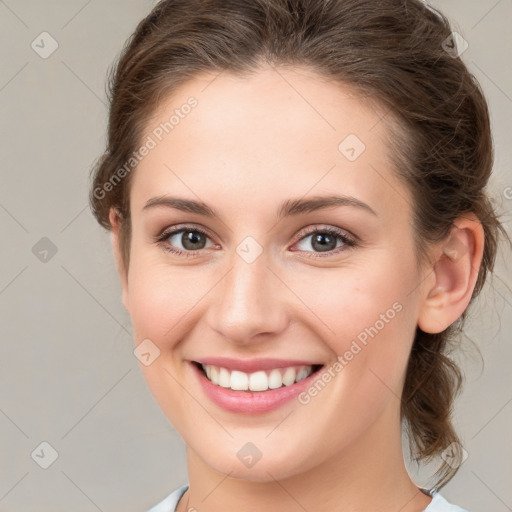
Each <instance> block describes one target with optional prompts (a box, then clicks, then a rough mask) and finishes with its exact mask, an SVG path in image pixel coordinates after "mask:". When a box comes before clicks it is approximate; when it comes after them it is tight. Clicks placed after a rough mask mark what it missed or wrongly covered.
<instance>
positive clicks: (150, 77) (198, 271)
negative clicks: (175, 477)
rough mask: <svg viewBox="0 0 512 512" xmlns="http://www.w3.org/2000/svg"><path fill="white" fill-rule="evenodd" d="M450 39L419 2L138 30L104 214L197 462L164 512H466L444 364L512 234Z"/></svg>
mask: <svg viewBox="0 0 512 512" xmlns="http://www.w3.org/2000/svg"><path fill="white" fill-rule="evenodd" d="M456 43H457V38H456V37H455V36H454V35H453V34H452V33H451V29H450V26H449V23H448V21H447V20H446V18H445V17H444V16H443V15H442V14H441V13H439V12H437V11H435V10H434V9H431V8H429V7H427V6H426V5H425V4H424V3H422V2H420V1H418V0H406V1H399V0H383V1H381V2H373V1H370V0H330V1H329V0H295V1H287V0H256V1H254V0H253V1H250V2H249V1H247V0H230V1H225V0H186V1H185V0H182V1H179V0H171V1H169V0H163V1H161V2H159V3H158V4H157V5H156V7H155V8H154V9H153V11H152V12H151V14H150V15H149V16H148V17H147V18H145V19H144V20H143V21H142V22H141V23H140V24H139V26H138V27H137V29H136V31H135V33H134V34H133V36H132V37H131V38H130V40H129V41H128V43H127V45H126V47H125V49H124V51H123V53H122V55H121V57H120V59H119V62H118V64H117V67H116V69H115V71H114V72H113V74H112V76H111V83H110V86H111V88H110V91H111V98H110V99H111V104H110V118H109V131H108V144H107V148H106V151H105V154H104V155H103V156H102V158H101V159H100V160H99V161H98V163H97V165H96V166H95V169H94V176H93V184H92V187H91V206H92V209H93V212H94V214H95V216H96V218H97V219H98V221H99V223H100V224H101V225H102V226H104V227H105V228H107V229H110V230H112V234H113V238H112V240H113V248H114V252H115V256H116V261H117V266H118V270H119V275H120V279H121V283H122V288H123V303H124V305H125V307H126V309H127V310H128V312H129V314H130V316H131V319H132V323H133V327H134V336H135V344H136V348H135V354H136V355H137V356H138V357H139V359H140V361H141V363H142V365H141V367H142V370H143V372H144V376H145V378H146V380H147V383H148V386H149V388H150V390H151V392H152V393H153V395H154V397H155V399H156V400H157V402H158V403H159V405H160V407H161V408H162V410H163V411H164V413H165V414H166V416H167V417H168V419H169V420H170V422H171V423H172V424H173V425H174V427H175V428H176V430H177V431H178V432H179V433H180V434H181V435H182V437H183V439H184V441H185V443H186V446H187V460H188V480H189V483H188V484H187V485H185V486H183V487H181V488H180V489H177V490H175V491H174V492H173V493H171V494H170V495H169V496H168V497H167V498H166V499H164V500H163V501H162V502H160V503H159V504H158V505H155V506H154V507H153V508H152V509H151V510H152V511H153V512H156V511H174V510H176V511H178V512H183V511H193V510H197V511H199V512H209V511H231V510H233V511H234V510H244V511H260V510H265V511H274V510H279V511H283V510H286V511H295V510H309V511H315V512H322V511H327V510H329V511H333V510H344V511H345V510H379V511H381V512H388V511H389V512H391V511H393V512H396V511H398V510H400V511H401V512H419V511H423V510H425V511H428V512H440V511H461V510H463V509H462V508H460V507H457V506H455V505H450V504H449V503H448V502H447V501H446V500H445V499H444V498H443V497H442V495H441V494H440V493H439V492H438V489H439V488H440V487H441V486H442V485H444V484H445V483H446V482H447V481H448V480H449V479H450V478H451V477H452V476H453V475H454V473H455V472H456V470H457V468H458V465H459V464H460V463H461V462H462V460H463V458H464V449H463V447H462V446H461V445H460V443H459V439H458V437H457V434H456V432H455V431H454V429H453V426H452V423H451V419H450V411H451V407H452V403H453V399H454V396H455V394H456V392H457V390H458V388H459V386H460V379H461V375H460V371H459V369H458V368H457V366H456V365H455V364H454V363H453V362H452V360H451V359H449V357H448V356H447V350H448V349H449V347H450V343H451V341H453V339H454V337H455V335H456V334H457V333H458V332H459V331H460V329H461V328H462V323H463V321H464V318H465V315H466V312H467V308H468V306H469V304H470V303H471V301H472V299H474V297H476V296H477V295H478V293H479V292H480V290H481V288H482V286H483V284H484V282H485V279H486V276H487V273H488V272H489V271H491V270H492V267H493V263H494V259H495V254H496V247H497V243H498V232H499V231H501V232H503V233H504V230H503V228H502V227H501V225H500V223H499V221H498V219H497V217H496V215H495V212H494V211H493V208H492V206H491V203H490V202H489V200H488V198H487V196H486V193H485V185H486V183H487V181H488V179H489V176H490V173H491V168H492V139H491V133H490V126H489V114H488V110H487V105H486V101H485V99H484V97H483V95H482V92H481V89H480V87H479V85H478V84H477V82H476V80H475V79H474V78H473V77H472V75H471V74H470V73H469V72H468V70H467V68H466V67H465V65H464V64H463V62H462V61H461V59H460V56H459V55H458V51H457V44H456ZM402 426H404V427H405V428H406V432H407V434H408V438H409V441H410V445H411V450H412V456H413V457H414V458H415V459H417V460H420V461H430V460H432V459H433V458H438V459H437V460H439V462H440V465H439V469H438V472H437V474H436V477H437V480H436V482H435V484H434V485H433V487H432V488H431V489H428V490H427V489H420V488H419V487H418V486H417V485H416V484H415V483H414V482H413V480H412V479H411V477H410V476H409V474H408V473H407V470H406V467H405V464H404V455H403V453H402ZM447 454H448V455H447Z"/></svg>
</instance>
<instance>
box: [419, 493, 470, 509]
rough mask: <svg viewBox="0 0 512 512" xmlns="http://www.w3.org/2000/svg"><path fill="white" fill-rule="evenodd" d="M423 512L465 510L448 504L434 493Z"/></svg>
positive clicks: (439, 495)
mask: <svg viewBox="0 0 512 512" xmlns="http://www.w3.org/2000/svg"><path fill="white" fill-rule="evenodd" d="M424 512H467V510H465V509H463V508H461V507H458V506H457V505H452V504H451V503H448V502H447V501H446V500H445V499H444V498H443V496H441V494H439V493H435V494H434V495H433V496H432V501H431V502H430V505H429V506H428V507H427V508H426V509H425V510H424Z"/></svg>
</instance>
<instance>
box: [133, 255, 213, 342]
mask: <svg viewBox="0 0 512 512" xmlns="http://www.w3.org/2000/svg"><path fill="white" fill-rule="evenodd" d="M191 268H192V267H189V268H188V269H186V268H174V269H173V268H171V267H170V266H169V265H162V264H161V263H158V262H157V263H153V262H146V263H139V264H137V263H136V264H134V266H133V271H132V274H131V276H130V282H129V295H128V296H129V314H130V317H131V319H132V323H133V327H134V331H135V334H136V337H135V339H136V341H137V342H139V340H140V339H142V338H150V339H154V340H155V343H166V344H167V343H169V344H172V342H173V340H176V338H177V337H178V335H179V333H180V332H182V331H183V329H184V327H185V326H186V324H187V319H188V317H189V316H191V315H193V312H194V308H195V307H196V306H197V305H198V303H199V302H200V300H201V297H202V296H203V295H204V293H205V286H206V284H205V283H204V280H203V279H201V280H198V276H197V273H195V275H194V272H192V271H191V270H190V269H191ZM200 282H201V284H200ZM164 340H165V341H164ZM162 348H164V347H162ZM167 348H169V347H167Z"/></svg>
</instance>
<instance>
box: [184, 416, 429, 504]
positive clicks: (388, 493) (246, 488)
mask: <svg viewBox="0 0 512 512" xmlns="http://www.w3.org/2000/svg"><path fill="white" fill-rule="evenodd" d="M387 414H388V416H389V414H390V413H387ZM391 414H392V415H396V410H395V411H393V412H392V413H391ZM385 416H386V413H384V414H383V415H382V416H381V417H380V418H379V419H378V420H377V421H376V422H375V423H374V424H373V425H372V426H371V427H370V428H369V429H368V430H367V431H366V432H365V433H364V435H362V436H360V438H359V439H357V441H354V442H353V443H352V444H351V445H350V446H349V447H348V448H345V449H343V450H342V451H341V452H336V453H332V455H331V456H330V458H328V459H326V460H323V461H322V463H321V464H319V465H317V466H314V467H313V468H310V469H308V470H307V471H304V472H297V473H296V474H295V475H294V476H291V477H288V478H286V479H281V480H280V479H279V478H278V475H277V473H278V471H277V470H276V469H274V468H268V471H267V474H268V481H264V482H261V481H257V482H255V481H248V480H243V479H238V478H233V477H232V476H231V475H230V474H228V475H226V474H223V473H220V472H218V471H216V470H214V469H213V468H211V467H210V466H208V465H207V464H205V463H204V461H203V460H202V459H201V458H200V457H199V456H198V454H197V453H195V452H194V451H193V450H192V449H191V448H190V447H187V460H188V472H189V490H188V491H187V492H186V493H185V495H184V496H183V498H182V499H181V501H180V503H179V507H178V512H185V511H189V510H198V511H200V512H219V511H223V512H231V511H236V510H246V511H260V510H265V511H267V512H278V511H279V512H295V511H297V512H299V511H304V510H314V511H315V512H333V511H343V512H359V511H363V510H378V511H379V512H396V511H397V510H400V512H421V511H423V510H424V509H425V508H426V507H427V505H428V504H429V503H430V501H431V498H430V497H429V496H427V495H425V494H424V493H423V492H421V491H420V490H419V489H418V487H417V486H416V485H415V484H414V482H413V481H412V480H411V478H410V477H409V475H408V473H407V470H406V467H405V464H404V459H403V454H402V445H401V432H400V428H399V425H400V422H399V421H398V422H397V421H395V420H396V418H393V421H389V420H390V418H389V417H388V418H386V417H385ZM383 424H387V425H390V424H392V425H398V427H397V428H394V429H393V431H392V432H390V430H389V429H386V428H383V427H382V425H383ZM326 442H329V441H328V440H326ZM249 504H250V505H249Z"/></svg>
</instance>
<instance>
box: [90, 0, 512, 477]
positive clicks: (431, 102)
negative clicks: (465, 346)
mask: <svg viewBox="0 0 512 512" xmlns="http://www.w3.org/2000/svg"><path fill="white" fill-rule="evenodd" d="M451 33H452V30H451V27H450V23H449V21H448V20H447V18H446V17H445V16H444V15H443V14H442V13H440V12H439V11H437V10H435V9H434V8H432V7H429V6H427V5H426V4H425V3H422V2H421V1H420V0H380V1H379V2H375V1H374V0H250V1H248V0H162V1H160V2H159V3H158V4H157V5H156V6H155V7H154V9H153V10H152V12H151V13H150V14H149V15H148V16H147V17H146V18H145V19H143V20H142V21H141V22H140V23H139V25H138V26H137V28H136V30H135V32H134V33H133V34H132V36H131V37H130V38H129V40H128V41H127V42H126V45H125V47H124V49H123V51H122V53H121V55H120V57H119V59H118V61H117V65H116V66H115V67H113V68H112V69H111V74H110V77H109V100H110V111H109V125H108V140H107V148H106V151H105V153H104V155H103V156H102V157H101V158H100V159H99V160H98V161H97V162H96V164H95V166H94V169H93V182H92V186H91V190H90V204H91V208H92V211H93V213H94V215H95V216H96V218H97V220H98V222H99V223H100V224H101V225H102V226H103V227H105V228H106V229H110V228H111V226H110V222H109V211H110V209H111V208H115V211H116V212H117V215H118V218H119V219H120V222H121V229H120V246H121V251H122V258H123V261H124V264H125V271H127V269H128V265H129V255H130V239H131V233H130V205H129V193H130V183H131V178H132V176H133V172H125V173H122V175H123V177H122V179H120V174H119V169H120V168H121V167H122V166H124V165H125V163H126V162H127V161H128V160H129V159H130V156H131V155H132V153H133V152H134V151H135V150H136V149H137V148H138V147H139V146H140V143H141V137H142V133H143V130H144V128H145V127H146V125H147V122H148V121H149V119H150V118H151V115H152V114H153V113H154V111H155V109H156V107H157V106H158V104H159V102H160V101H161V99H162V98H163V97H164V96H166V95H168V94H170V93H171V92H172V91H174V90H175V89H176V88H177V87H178V86H179V85H180V84H182V83H184V82H186V81H188V80H190V79H191V78H193V77H194V76H195V75H197V74H198V73H200V72H220V71H223V70H226V71H231V72H234V73H239V74H242V73H248V72H251V71H257V69H258V67H259V65H260V64H261V63H269V64H272V65H292V66H293V65H300V66H308V67H310V68H311V69H313V70H315V71H317V72H319V74H320V75H321V76H324V77H327V78H328V79H332V80H334V81H335V82H338V83H340V84H345V85H348V86H349V87H351V88H352V90H354V91H357V92H358V93H361V94H362V95H364V96H365V97H367V98H369V99H370V100H371V101H372V102H374V103H375V104H376V105H378V106H380V107H383V110H384V111H387V112H386V115H385V116H384V120H383V122H386V125H387V126H388V128H389V131H388V132H387V134H388V137H389V141H388V142H389V145H390V148H391V150H392V157H393V159H394V163H395V167H396V172H397V175H398V176H399V177H400V178H401V179H403V180H404V182H405V183H406V184H407V185H408V187H409V190H410V191H411V192H412V197H413V198H414V208H413V210H414V225H415V238H416V246H417V249H418V251H417V253H418V261H422V260H423V258H424V257H425V255H426V248H427V247H428V243H429V242H438V241H442V240H443V239H444V238H445V237H446V236H447V234H448V233H449V231H450V229H451V228H452V227H453V221H454V220H455V219H456V218H458V217H459V216H461V215H463V214H465V213H468V212H474V213H475V214H476V215H477V217H478V218H479V220H480V221H481V223H482V226H483V229H484V233H485V246H484V254H483V261H482V264H481V267H480V269H479V274H478V279H477V282H476V285H475V288H474V292H473V297H472V301H473V299H474V298H475V297H476V296H477V295H478V294H479V292H480V290H481V288H482V286H483V284H484V282H485V279H486V276H487V273H488V272H490V271H492V269H493V266H494V260H495V257H496V251H497V244H498V235H499V233H498V231H501V232H502V233H503V234H504V235H505V236H507V235H506V231H505V230H504V229H503V227H502V225H501V223H500V222H499V220H498V218H497V216H496V214H495V212H494V208H493V206H492V204H491V202H490V200H489V198H488V196H487V193H486V191H485V187H486V185H487V182H488V179H489V176H490V174H491V169H492V165H493V143H492V138H491V129H490V119H489V112H488V107H487V104H486V101H485V98H484V95H483V93H482V90H481V88H480V86H479V84H478V82H477V80H476V79H475V77H474V76H473V75H472V74H470V72H469V71H468V69H467V68H466V66H465V65H464V63H463V62H462V60H461V59H460V57H458V56H457V55H456V54H454V53H453V52H450V51H448V50H449V48H450V44H449V45H448V46H447V44H446V43H447V42H450V41H451V39H449V38H450V36H451ZM451 46H453V43H451ZM445 48H446V50H445ZM455 48H456V47H455ZM391 128H392V129H391ZM135 167H136V166H135ZM116 173H117V174H116ZM108 183H110V185H109V186H105V185H106V184H108ZM466 312H467V310H466V311H465V312H464V314H463V315H462V316H461V317H460V318H459V319H458V320H457V322H455V323H454V324H452V325H451V326H450V327H449V328H447V329H446V330H445V331H443V332H441V333H438V334H429V333H425V332H422V331H421V330H420V329H419V328H417V331H416V336H415V340H414V344H413V347H412V351H411V355H410V359H409V364H408V368H407V374H406V380H405V384H404V390H403V397H402V405H401V413H402V419H403V421H404V425H405V426H406V427H408V429H407V433H408V434H409V442H410V447H411V452H412V454H413V457H414V458H415V459H416V460H424V461H430V460H431V459H432V458H433V457H435V456H438V455H440V453H441V452H442V450H444V449H445V448H446V447H447V446H448V445H450V444H451V443H452V442H458V437H457V434H456V432H455V431H454V428H453V426H452V423H451V409H452V404H453V400H454V398H455V395H456V394H457V392H458V391H459V389H460V385H461V380H462V376H461V372H460V370H459V369H458V367H457V366H456V365H455V363H454V362H453V361H452V360H451V359H450V358H449V356H448V355H447V349H448V348H450V345H451V344H452V342H453V341H454V340H455V336H456V335H457V334H459V333H460V331H461V329H462V325H463V322H464V320H465V316H466ZM455 472H456V468H452V467H451V466H449V465H447V464H446V463H443V464H442V465H441V466H440V468H439V469H438V471H437V473H436V474H438V475H439V479H438V482H437V486H438V487H440V486H441V485H444V483H446V482H447V481H448V480H449V479H450V478H451V477H452V476H453V475H454V474H455Z"/></svg>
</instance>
